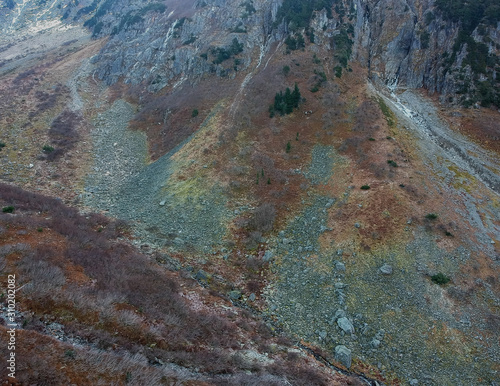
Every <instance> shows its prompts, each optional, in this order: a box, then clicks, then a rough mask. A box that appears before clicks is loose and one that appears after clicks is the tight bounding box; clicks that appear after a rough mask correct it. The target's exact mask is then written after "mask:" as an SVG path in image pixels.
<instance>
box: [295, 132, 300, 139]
mask: <svg viewBox="0 0 500 386" xmlns="http://www.w3.org/2000/svg"><path fill="white" fill-rule="evenodd" d="M295 140H296V141H298V140H299V133H297V136H296V137H295Z"/></svg>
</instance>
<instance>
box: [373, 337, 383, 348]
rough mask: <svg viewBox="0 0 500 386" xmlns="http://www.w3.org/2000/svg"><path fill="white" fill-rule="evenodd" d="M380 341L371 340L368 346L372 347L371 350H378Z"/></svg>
mask: <svg viewBox="0 0 500 386" xmlns="http://www.w3.org/2000/svg"><path fill="white" fill-rule="evenodd" d="M380 343H381V342H380V340H378V339H372V341H371V342H370V345H371V346H372V347H373V348H378V347H379V346H380Z"/></svg>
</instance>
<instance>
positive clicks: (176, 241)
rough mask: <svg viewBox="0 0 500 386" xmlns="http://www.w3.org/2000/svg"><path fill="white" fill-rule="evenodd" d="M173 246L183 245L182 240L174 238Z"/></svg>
mask: <svg viewBox="0 0 500 386" xmlns="http://www.w3.org/2000/svg"><path fill="white" fill-rule="evenodd" d="M174 244H176V245H183V244H184V240H182V239H181V238H180V237H176V238H175V239H174Z"/></svg>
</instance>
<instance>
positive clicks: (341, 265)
mask: <svg viewBox="0 0 500 386" xmlns="http://www.w3.org/2000/svg"><path fill="white" fill-rule="evenodd" d="M335 269H336V270H337V271H341V272H345V264H344V263H341V262H340V261H338V262H336V263H335Z"/></svg>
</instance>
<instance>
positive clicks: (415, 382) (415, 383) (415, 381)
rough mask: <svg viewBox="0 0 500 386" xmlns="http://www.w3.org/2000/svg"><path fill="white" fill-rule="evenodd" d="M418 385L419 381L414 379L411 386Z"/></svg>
mask: <svg viewBox="0 0 500 386" xmlns="http://www.w3.org/2000/svg"><path fill="white" fill-rule="evenodd" d="M417 385H418V380H417V379H412V380H411V381H410V386H417Z"/></svg>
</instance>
